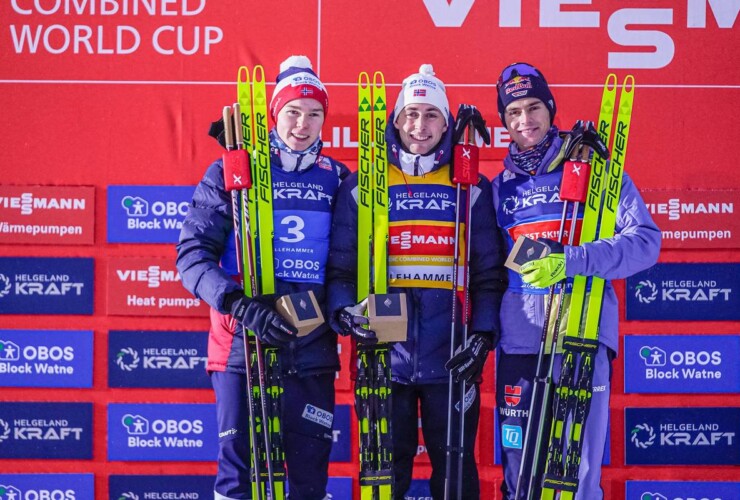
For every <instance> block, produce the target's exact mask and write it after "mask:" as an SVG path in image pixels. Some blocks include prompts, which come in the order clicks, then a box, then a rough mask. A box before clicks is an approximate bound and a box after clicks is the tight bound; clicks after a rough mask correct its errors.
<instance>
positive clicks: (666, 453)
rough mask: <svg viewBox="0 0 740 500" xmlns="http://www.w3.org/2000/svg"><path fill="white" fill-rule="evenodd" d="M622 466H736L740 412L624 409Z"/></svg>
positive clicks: (739, 454) (739, 453)
mask: <svg viewBox="0 0 740 500" xmlns="http://www.w3.org/2000/svg"><path fill="white" fill-rule="evenodd" d="M624 414H625V422H624V434H625V461H624V463H625V465H694V464H695V465H740V443H739V442H738V434H740V408H625V409H624Z"/></svg>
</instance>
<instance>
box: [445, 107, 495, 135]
mask: <svg viewBox="0 0 740 500" xmlns="http://www.w3.org/2000/svg"><path fill="white" fill-rule="evenodd" d="M470 123H472V124H473V128H475V130H476V131H477V132H478V134H480V136H481V137H482V138H483V142H485V143H486V144H491V134H489V133H488V129H487V128H486V120H484V119H483V115H481V114H480V111H478V108H476V107H475V106H473V105H472V104H460V107H459V108H457V118H455V125H454V127H453V129H452V143H453V144H457V143H458V142H460V139H462V138H463V136H464V135H465V129H466V128H468V124H470Z"/></svg>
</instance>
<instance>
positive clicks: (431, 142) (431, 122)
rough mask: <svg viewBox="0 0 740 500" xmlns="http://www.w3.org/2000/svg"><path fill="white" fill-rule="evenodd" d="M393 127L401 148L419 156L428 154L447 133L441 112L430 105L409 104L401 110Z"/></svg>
mask: <svg viewBox="0 0 740 500" xmlns="http://www.w3.org/2000/svg"><path fill="white" fill-rule="evenodd" d="M393 125H394V126H395V127H396V129H397V130H398V135H399V136H400V137H401V143H403V146H404V147H405V148H406V149H407V150H408V151H409V152H411V153H414V154H420V155H425V154H427V153H429V152H430V151H431V150H432V149H433V148H434V147H435V146H436V145H437V144H439V141H440V140H441V139H442V135H443V134H444V133H445V132H446V131H447V123H446V121H445V118H444V116H443V115H442V112H441V111H440V110H439V109H437V108H436V107H435V106H432V105H431V104H409V105H408V106H406V107H405V108H403V110H401V113H400V114H399V115H398V117H397V118H396V121H395V122H394V123H393Z"/></svg>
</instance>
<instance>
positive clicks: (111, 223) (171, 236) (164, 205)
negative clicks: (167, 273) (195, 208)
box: [108, 186, 194, 243]
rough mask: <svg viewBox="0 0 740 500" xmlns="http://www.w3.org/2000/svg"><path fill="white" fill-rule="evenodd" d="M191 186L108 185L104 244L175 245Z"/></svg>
mask: <svg viewBox="0 0 740 500" xmlns="http://www.w3.org/2000/svg"><path fill="white" fill-rule="evenodd" d="M193 191H194V187H193V186H108V243H177V241H178V238H179V236H180V229H182V221H183V220H184V219H185V216H186V215H187V213H188V207H189V205H190V201H191V200H192V198H193Z"/></svg>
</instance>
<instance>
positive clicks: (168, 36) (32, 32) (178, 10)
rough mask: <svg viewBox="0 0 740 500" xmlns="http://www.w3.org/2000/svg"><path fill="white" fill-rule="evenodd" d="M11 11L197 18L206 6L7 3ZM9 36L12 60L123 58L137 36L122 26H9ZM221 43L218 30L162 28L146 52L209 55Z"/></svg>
mask: <svg viewBox="0 0 740 500" xmlns="http://www.w3.org/2000/svg"><path fill="white" fill-rule="evenodd" d="M11 6H12V8H13V11H14V12H15V13H16V14H19V15H22V16H30V15H38V14H40V15H43V16H57V17H61V16H72V15H77V16H86V17H88V16H152V17H153V16H162V17H173V16H188V17H192V16H195V15H198V14H200V13H201V12H203V10H204V9H205V6H206V0H178V1H175V0H149V1H144V0H84V1H83V0H56V1H54V2H42V1H40V0H11ZM67 18H68V17H66V18H65V19H67ZM10 34H11V38H12V42H13V48H14V49H15V52H16V54H20V53H28V54H36V53H39V52H47V53H49V54H64V53H73V54H98V55H108V54H119V55H120V54H124V55H125V54H131V53H133V52H136V51H137V50H139V49H140V47H141V46H142V36H141V34H140V32H139V30H138V29H137V28H136V27H135V26H131V25H124V24H121V25H117V26H110V25H109V23H105V24H98V25H86V24H66V23H65V24H63V23H59V22H58V23H44V24H36V25H32V24H22V25H15V24H11V25H10ZM223 39H224V34H223V30H222V29H221V28H220V27H218V26H181V25H165V26H160V27H159V28H157V29H156V30H155V31H154V33H153V34H152V37H151V47H152V48H153V49H154V51H155V52H157V53H159V54H162V55H175V54H179V55H194V54H203V55H210V54H211V51H212V48H213V46H214V45H216V44H218V43H220V42H221V41H222V40H223Z"/></svg>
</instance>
